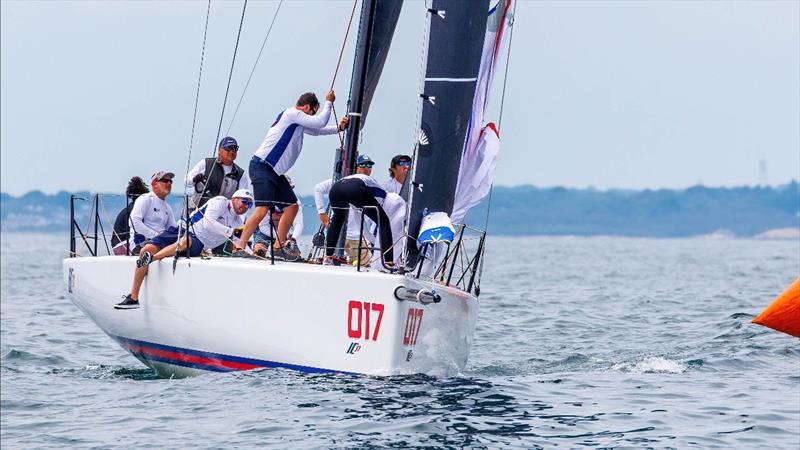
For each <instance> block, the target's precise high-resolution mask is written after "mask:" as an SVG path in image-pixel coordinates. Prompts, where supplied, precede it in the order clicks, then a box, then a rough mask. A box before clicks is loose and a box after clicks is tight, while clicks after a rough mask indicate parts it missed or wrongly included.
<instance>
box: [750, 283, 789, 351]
mask: <svg viewBox="0 0 800 450" xmlns="http://www.w3.org/2000/svg"><path fill="white" fill-rule="evenodd" d="M753 323H757V324H759V325H764V326H765V327H770V328H772V329H773V330H778V331H781V332H784V333H786V334H791V335H792V336H795V337H800V278H798V279H796V280H794V283H792V284H791V286H789V287H788V288H786V290H785V291H783V292H782V293H781V295H779V296H778V298H776V299H775V300H773V301H772V303H770V305H769V306H767V309H765V310H764V311H762V312H761V314H759V315H758V317H756V318H755V319H753Z"/></svg>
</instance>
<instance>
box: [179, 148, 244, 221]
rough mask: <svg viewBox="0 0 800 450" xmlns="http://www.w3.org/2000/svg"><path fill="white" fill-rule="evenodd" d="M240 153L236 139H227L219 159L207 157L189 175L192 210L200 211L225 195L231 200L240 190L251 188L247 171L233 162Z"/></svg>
mask: <svg viewBox="0 0 800 450" xmlns="http://www.w3.org/2000/svg"><path fill="white" fill-rule="evenodd" d="M238 151H239V144H238V143H237V142H236V139H234V138H232V137H230V136H226V137H224V138H222V140H221V141H219V152H218V153H217V157H216V158H204V159H202V160H201V161H200V162H199V163H197V165H196V166H194V168H193V169H192V170H190V171H189V173H188V174H186V187H189V188H193V189H194V192H195V194H194V196H193V197H192V200H191V205H190V206H191V207H193V208H199V207H201V206H203V205H204V204H205V203H206V202H207V201H208V200H209V199H211V198H214V197H216V196H218V195H221V196H223V197H225V198H231V195H233V193H234V192H236V191H237V190H239V189H250V178H249V177H248V176H247V172H246V171H245V170H244V169H242V168H241V167H239V166H238V165H236V163H234V162H233V161H234V160H235V159H236V154H237V153H238Z"/></svg>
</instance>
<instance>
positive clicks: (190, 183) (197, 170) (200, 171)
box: [184, 158, 206, 191]
mask: <svg viewBox="0 0 800 450" xmlns="http://www.w3.org/2000/svg"><path fill="white" fill-rule="evenodd" d="M205 173H206V159H205V158H203V159H201V160H200V162H199V163H197V165H195V166H194V167H193V168H192V170H190V171H189V173H187V174H186V179H185V180H184V184H185V185H186V187H187V188H192V189H195V182H194V177H196V176H198V175H205ZM195 190H196V189H195ZM201 191H202V189H201Z"/></svg>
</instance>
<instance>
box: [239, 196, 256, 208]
mask: <svg viewBox="0 0 800 450" xmlns="http://www.w3.org/2000/svg"><path fill="white" fill-rule="evenodd" d="M239 200H241V201H242V203H243V204H244V206H247V207H248V208H250V207H252V206H253V201H252V200H250V199H249V198H240V199H239Z"/></svg>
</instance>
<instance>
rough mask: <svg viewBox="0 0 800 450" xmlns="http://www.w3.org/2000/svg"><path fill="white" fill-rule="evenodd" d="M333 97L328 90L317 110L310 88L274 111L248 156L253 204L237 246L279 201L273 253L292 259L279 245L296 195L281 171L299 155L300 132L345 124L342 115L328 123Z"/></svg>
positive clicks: (333, 128) (327, 129)
mask: <svg viewBox="0 0 800 450" xmlns="http://www.w3.org/2000/svg"><path fill="white" fill-rule="evenodd" d="M335 100H336V95H335V94H334V92H333V91H328V94H327V95H326V96H325V104H324V105H323V106H322V110H320V104H319V100H317V96H316V95H315V94H314V93H313V92H307V93H305V94H303V95H301V96H300V98H299V99H298V100H297V103H296V104H295V106H293V107H291V108H288V109H286V110H284V111H283V112H281V113H280V114H278V117H277V118H276V119H275V121H274V122H272V125H271V126H270V128H269V130H268V131H267V134H266V136H264V141H263V142H262V143H261V146H260V147H259V148H258V150H256V152H255V154H254V155H253V158H252V159H251V160H250V167H249V173H250V181H251V183H252V185H253V194H254V196H255V203H256V208H255V210H254V211H253V214H252V215H251V216H250V218H249V219H247V223H246V224H245V227H244V231H243V232H242V237H241V241H240V242H242V243H243V244H241V245H240V248H241V249H243V248H244V245H246V242H247V241H248V240H249V239H250V237H251V236H252V235H253V233H254V232H255V231H256V228H257V227H258V224H259V223H261V221H262V220H263V219H264V217H265V216H266V215H267V212H268V210H269V207H270V205H275V204H280V205H283V206H285V208H284V211H283V215H282V216H281V219H280V222H278V230H277V233H276V234H277V238H278V239H277V240H276V241H275V242H274V244H273V247H274V249H275V256H277V257H283V258H285V259H287V260H292V259H294V256H293V255H291V254H289V252H287V254H286V255H284V251H283V245H284V244H285V243H286V242H287V241H286V236H287V234H288V232H289V228H291V226H292V223H293V222H294V218H295V216H296V215H297V209H298V206H297V196H296V195H295V193H294V191H293V190H292V187H291V186H290V185H289V182H288V181H287V180H286V178H285V177H282V176H281V175H284V174H285V173H286V172H288V171H289V169H291V168H292V166H293V165H294V163H295V161H297V157H298V156H300V152H301V150H302V149H303V134H310V135H314V136H319V135H326V134H336V133H337V131H342V130H344V129H345V128H346V127H347V123H348V119H347V117H344V118H342V121H341V123H340V124H339V126H338V127H337V126H336V125H330V126H329V125H328V119H330V116H331V109H332V106H333V102H334V101H335ZM236 253H238V252H236Z"/></svg>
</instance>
